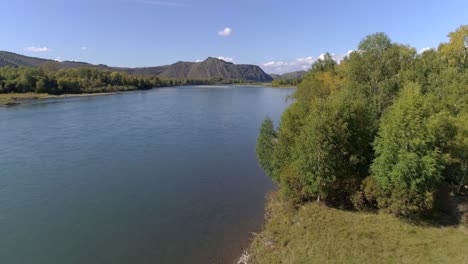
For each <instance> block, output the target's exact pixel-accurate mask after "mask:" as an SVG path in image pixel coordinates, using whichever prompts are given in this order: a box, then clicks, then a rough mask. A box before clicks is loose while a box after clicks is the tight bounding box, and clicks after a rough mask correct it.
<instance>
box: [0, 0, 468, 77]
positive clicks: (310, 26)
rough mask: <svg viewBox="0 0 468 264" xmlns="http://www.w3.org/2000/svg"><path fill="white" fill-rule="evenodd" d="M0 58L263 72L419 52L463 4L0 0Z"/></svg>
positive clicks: (458, 16)
mask: <svg viewBox="0 0 468 264" xmlns="http://www.w3.org/2000/svg"><path fill="white" fill-rule="evenodd" d="M0 11H1V15H0V36H1V40H2V41H0V50H7V51H12V52H17V53H21V54H25V55H28V56H36V57H44V58H50V59H58V60H79V61H86V62H91V63H102V64H107V65H111V66H131V67H136V66H155V65H163V64H170V63H173V62H176V61H179V60H183V61H196V60H203V59H205V58H206V57H208V56H213V57H224V58H225V60H233V61H234V62H235V63H252V64H258V65H260V66H262V67H263V68H264V69H265V70H266V71H267V72H286V71H291V70H297V69H300V68H301V67H307V66H308V65H309V64H310V63H312V62H313V60H315V59H316V58H317V57H318V56H319V55H320V54H322V53H323V52H326V51H329V52H331V53H335V54H336V55H337V56H338V57H339V56H343V55H345V54H346V52H347V51H349V50H352V49H355V48H356V46H357V44H358V43H359V41H360V40H361V39H362V38H363V37H365V36H366V35H368V34H371V33H374V32H385V33H387V34H388V35H389V36H390V38H391V39H392V40H393V41H396V42H399V43H403V44H409V45H411V46H413V47H415V48H417V49H418V50H421V49H423V48H426V47H436V46H437V45H438V44H439V43H440V42H445V41H447V37H446V35H447V33H448V32H450V31H453V30H455V29H456V28H457V27H459V26H460V25H462V24H467V23H468V1H461V0H460V1H448V0H447V1H427V0H426V1H409V0H407V1H399V0H395V1H388V0H387V1H376V0H373V1H371V0H361V1H333V0H331V1H313V0H309V1H306V0H302V1H295V0H290V1H263V0H258V1H255V0H250V1H247V0H236V1H221V0H218V1H215V0H161V1H156V0H94V1H91V0H71V1H59V0H37V1H33V0H29V1H26V0H0Z"/></svg>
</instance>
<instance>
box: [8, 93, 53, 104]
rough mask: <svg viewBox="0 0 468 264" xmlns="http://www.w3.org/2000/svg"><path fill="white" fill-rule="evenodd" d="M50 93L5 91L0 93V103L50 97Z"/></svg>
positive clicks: (14, 102)
mask: <svg viewBox="0 0 468 264" xmlns="http://www.w3.org/2000/svg"><path fill="white" fill-rule="evenodd" d="M50 97H51V95H49V94H44V93H6V94H0V105H15V104H19V103H21V101H25V100H35V99H42V98H50Z"/></svg>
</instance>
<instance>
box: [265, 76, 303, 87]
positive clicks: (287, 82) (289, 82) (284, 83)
mask: <svg viewBox="0 0 468 264" xmlns="http://www.w3.org/2000/svg"><path fill="white" fill-rule="evenodd" d="M301 82H302V78H296V79H278V80H273V81H272V82H271V86H273V87H291V86H297V85H299V84H300V83H301Z"/></svg>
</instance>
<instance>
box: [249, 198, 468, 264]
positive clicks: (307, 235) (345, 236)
mask: <svg viewBox="0 0 468 264" xmlns="http://www.w3.org/2000/svg"><path fill="white" fill-rule="evenodd" d="M276 196H277V195H276V194H274V195H272V197H273V198H271V197H270V199H269V200H270V201H269V203H268V206H267V214H268V215H269V217H268V220H267V222H266V224H265V227H264V230H263V231H262V232H261V233H259V234H256V235H255V236H254V240H253V242H252V245H251V248H250V255H251V256H250V260H251V262H250V263H268V264H272V263H468V230H467V229H466V227H434V226H430V225H416V224H411V223H409V222H406V221H403V220H401V219H398V218H396V217H394V216H391V215H387V214H371V213H357V212H350V211H343V210H338V209H333V208H329V207H326V206H323V205H318V204H316V203H311V204H306V205H304V206H302V207H300V208H299V209H294V208H292V207H291V206H288V205H287V204H285V203H283V202H281V201H279V199H278V198H277V197H276Z"/></svg>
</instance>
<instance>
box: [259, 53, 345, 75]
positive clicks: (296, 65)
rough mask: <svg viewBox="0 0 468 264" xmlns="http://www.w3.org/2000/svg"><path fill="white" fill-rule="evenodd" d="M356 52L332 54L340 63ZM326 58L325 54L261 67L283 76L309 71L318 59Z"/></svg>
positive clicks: (271, 63)
mask: <svg viewBox="0 0 468 264" xmlns="http://www.w3.org/2000/svg"><path fill="white" fill-rule="evenodd" d="M352 52H354V50H349V51H348V52H346V53H344V54H338V55H337V54H335V53H330V55H331V56H332V57H333V59H334V60H335V61H337V62H338V63H339V62H340V61H341V60H343V59H344V57H346V56H349V54H351V53H352ZM324 58H325V53H322V54H320V55H319V56H318V57H317V58H314V57H311V56H309V57H303V58H297V59H292V60H286V61H270V62H265V63H263V64H262V65H261V66H260V67H261V68H262V69H263V70H264V71H266V72H267V73H276V74H282V73H287V72H294V71H307V70H309V69H310V66H311V65H312V64H313V63H314V62H315V61H316V60H318V59H321V60H323V59H324Z"/></svg>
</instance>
